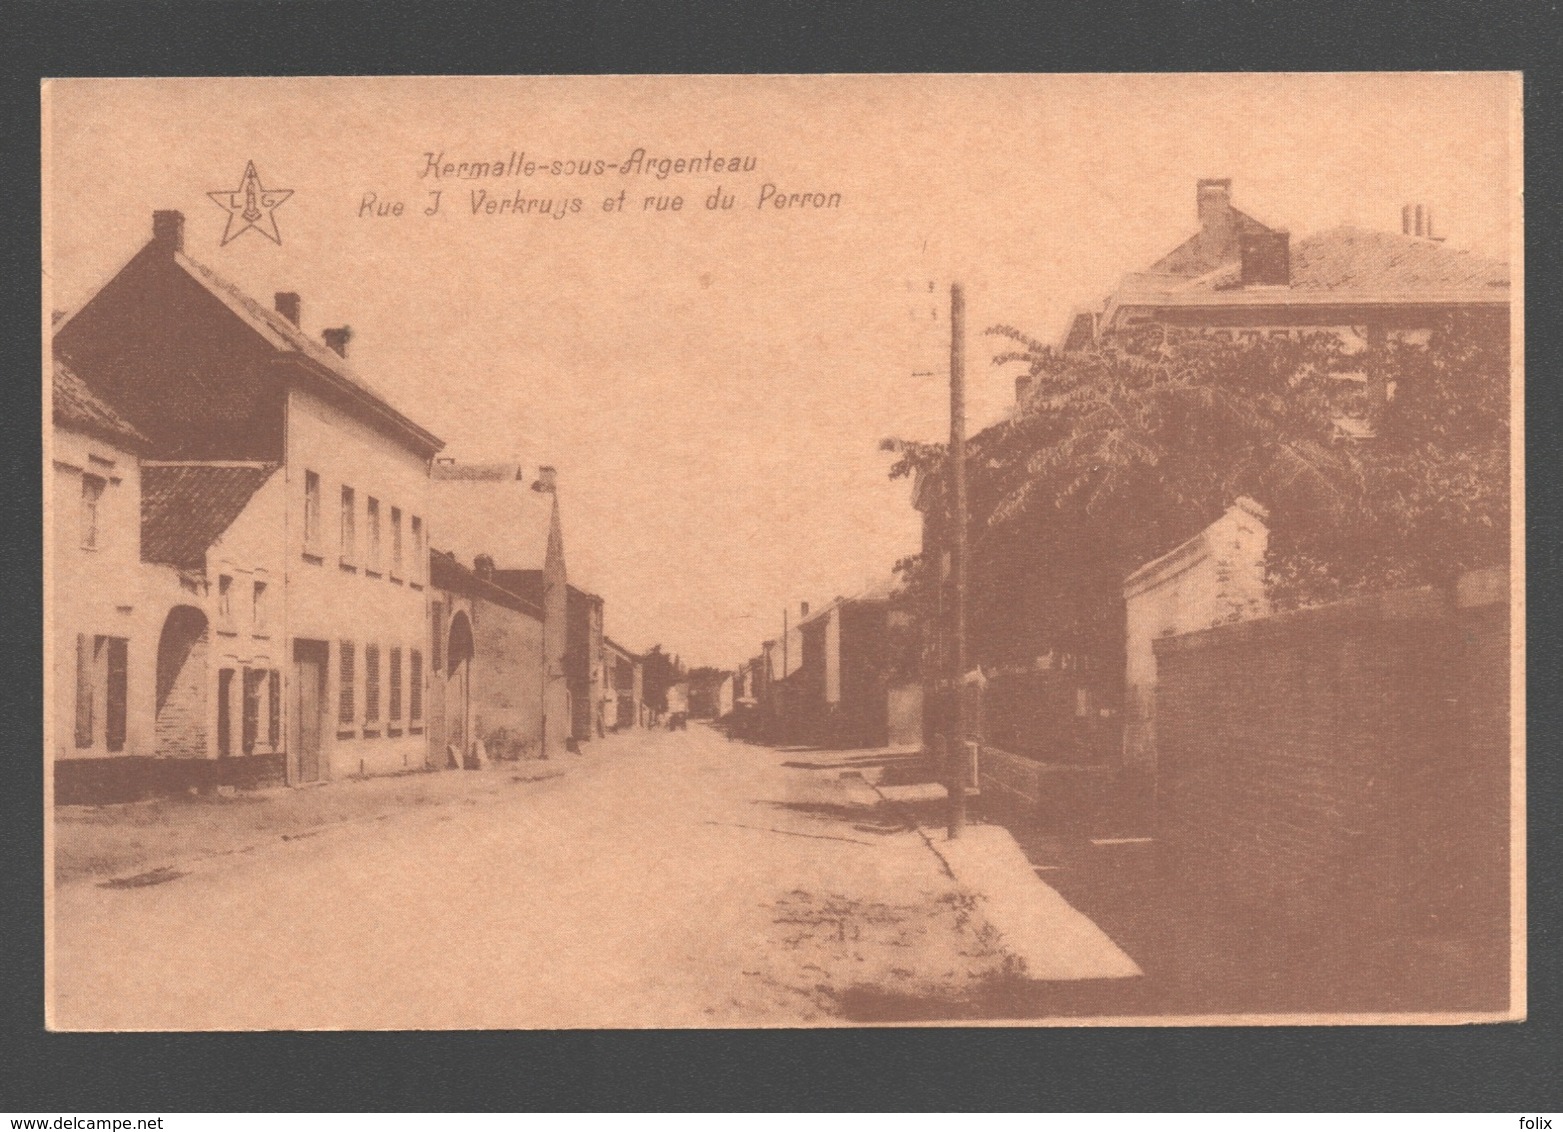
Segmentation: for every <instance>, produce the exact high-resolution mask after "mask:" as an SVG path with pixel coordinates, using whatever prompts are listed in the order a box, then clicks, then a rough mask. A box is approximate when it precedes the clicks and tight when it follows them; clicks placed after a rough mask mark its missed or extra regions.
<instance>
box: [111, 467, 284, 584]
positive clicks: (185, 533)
mask: <svg viewBox="0 0 1563 1132" xmlns="http://www.w3.org/2000/svg"><path fill="white" fill-rule="evenodd" d="M277 467H278V465H276V464H255V463H220V462H217V463H214V462H203V463H163V462H158V461H152V462H147V463H143V464H142V465H141V558H142V560H143V561H146V562H164V563H167V564H169V565H170V566H179V567H184V568H187V569H195V568H198V567H200V566H202V565H204V564H205V561H206V551H207V550H208V548H210V547H211V545H212V544H213V543H214V542H216V541H217V539H218V537H219V536H221V534H222V533H223V532H224V531H226V530H227V529H228V528H229V527H230V526H231V525H232V524H233V521H234V520H235V519H237V518H238V517H239V512H241V511H243V510H244V507H245V505H246V504H247V503H249V501H250V498H251V497H252V496H253V495H254V494H255V493H256V491H258V490H259V489H260V486H261V484H263V483H265V482H266V481H267V480H268V479H269V478H271V474H272V473H273V472H275V471H276V470H277Z"/></svg>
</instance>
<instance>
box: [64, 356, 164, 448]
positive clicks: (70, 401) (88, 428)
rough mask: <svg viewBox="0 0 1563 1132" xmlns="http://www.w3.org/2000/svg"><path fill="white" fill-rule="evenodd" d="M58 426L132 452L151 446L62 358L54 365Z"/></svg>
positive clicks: (149, 442) (136, 429)
mask: <svg viewBox="0 0 1563 1132" xmlns="http://www.w3.org/2000/svg"><path fill="white" fill-rule="evenodd" d="M52 401H53V412H54V423H55V424H57V425H61V426H63V427H65V428H73V429H76V430H77V431H79V432H85V433H89V434H91V435H93V436H98V437H101V438H102V439H104V440H108V441H111V442H113V443H115V444H120V445H123V446H124V447H126V448H127V449H129V450H130V451H132V452H141V451H145V450H146V449H147V448H148V447H149V446H150V444H151V441H149V440H148V439H147V438H146V437H145V436H144V435H143V434H142V433H141V431H140V430H139V429H138V428H136V426H135V425H133V424H131V423H130V422H129V421H128V420H126V419H125V418H124V417H123V416H121V415H120V414H119V411H118V410H117V409H115V408H114V407H113V406H112V405H110V404H109V403H108V402H107V401H105V400H103V398H101V397H99V396H98V395H97V394H96V393H94V392H93V391H92V390H90V389H88V388H87V383H86V382H84V381H82V379H81V378H80V377H78V376H77V375H76V371H75V370H73V369H71V368H70V366H68V365H66V364H65V363H64V362H63V361H60V360H59V359H58V358H56V359H55V362H54V388H53V399H52Z"/></svg>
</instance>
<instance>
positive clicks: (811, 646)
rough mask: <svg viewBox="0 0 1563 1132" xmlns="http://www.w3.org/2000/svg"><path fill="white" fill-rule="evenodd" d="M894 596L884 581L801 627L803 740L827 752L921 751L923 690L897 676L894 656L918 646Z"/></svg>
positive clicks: (817, 613)
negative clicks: (910, 747)
mask: <svg viewBox="0 0 1563 1132" xmlns="http://www.w3.org/2000/svg"><path fill="white" fill-rule="evenodd" d="M894 591H895V585H894V582H893V581H891V580H885V581H883V582H881V583H879V584H877V585H875V586H872V587H870V588H868V589H866V590H864V591H863V592H862V593H859V594H857V595H856V596H854V597H850V598H837V599H836V600H835V601H833V602H831V603H830V604H829V605H827V606H825V607H824V608H823V609H819V610H816V611H815V612H814V613H812V614H811V615H809V616H808V617H806V618H804V619H803V620H802V621H800V622H799V624H798V629H799V632H800V635H801V638H802V647H801V652H802V657H801V671H800V672H799V675H798V680H799V691H798V703H797V708H796V711H797V716H798V734H799V736H800V737H801V738H804V739H805V740H806V741H808V742H813V743H818V744H822V745H826V746H833V747H882V746H885V745H887V744H890V743H895V744H897V745H901V744H918V743H921V741H922V689H921V686H920V685H919V684H918V682H917V680H916V678H915V676H914V677H912V678H910V679H903V678H900V677H898V676H897V675H896V672H897V671H899V670H901V668H902V666H901V665H900V664H898V661H899V660H900V659H901V658H900V657H899V656H898V654H899V653H904V652H907V651H911V652H913V653H915V651H916V648H917V641H916V636H915V632H914V630H913V627H912V617H911V613H910V611H909V610H907V609H906V608H904V607H903V606H901V605H899V604H897V603H895V602H894V601H893V597H894Z"/></svg>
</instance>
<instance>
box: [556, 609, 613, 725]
mask: <svg viewBox="0 0 1563 1132" xmlns="http://www.w3.org/2000/svg"><path fill="white" fill-rule="evenodd" d="M567 595H568V596H567V599H566V603H565V604H566V608H565V620H566V622H567V627H566V633H565V650H564V671H565V686H566V688H567V689H568V691H569V694H570V735H571V737H572V738H574V739H576V740H577V741H582V742H584V741H586V740H588V739H591V738H592V736H594V735H601V734H602V733H603V730H604V728H605V727H606V724H605V722H604V714H603V713H604V708H603V696H602V692H601V685H602V672H603V659H602V598H600V597H598V596H597V595H596V594H594V593H587V592H586V591H585V590H583V589H579V588H577V587H575V586H568V587H567Z"/></svg>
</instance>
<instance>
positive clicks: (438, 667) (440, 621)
mask: <svg viewBox="0 0 1563 1132" xmlns="http://www.w3.org/2000/svg"><path fill="white" fill-rule="evenodd" d="M429 613H430V621H431V622H432V627H433V632H432V633H431V634H430V640H429V647H430V649H431V650H432V651H431V652H430V657H431V659H432V660H433V661H434V671H436V672H443V671H445V603H444V602H443V601H436V602H433V603H432V604H431V605H430V606H429Z"/></svg>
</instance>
